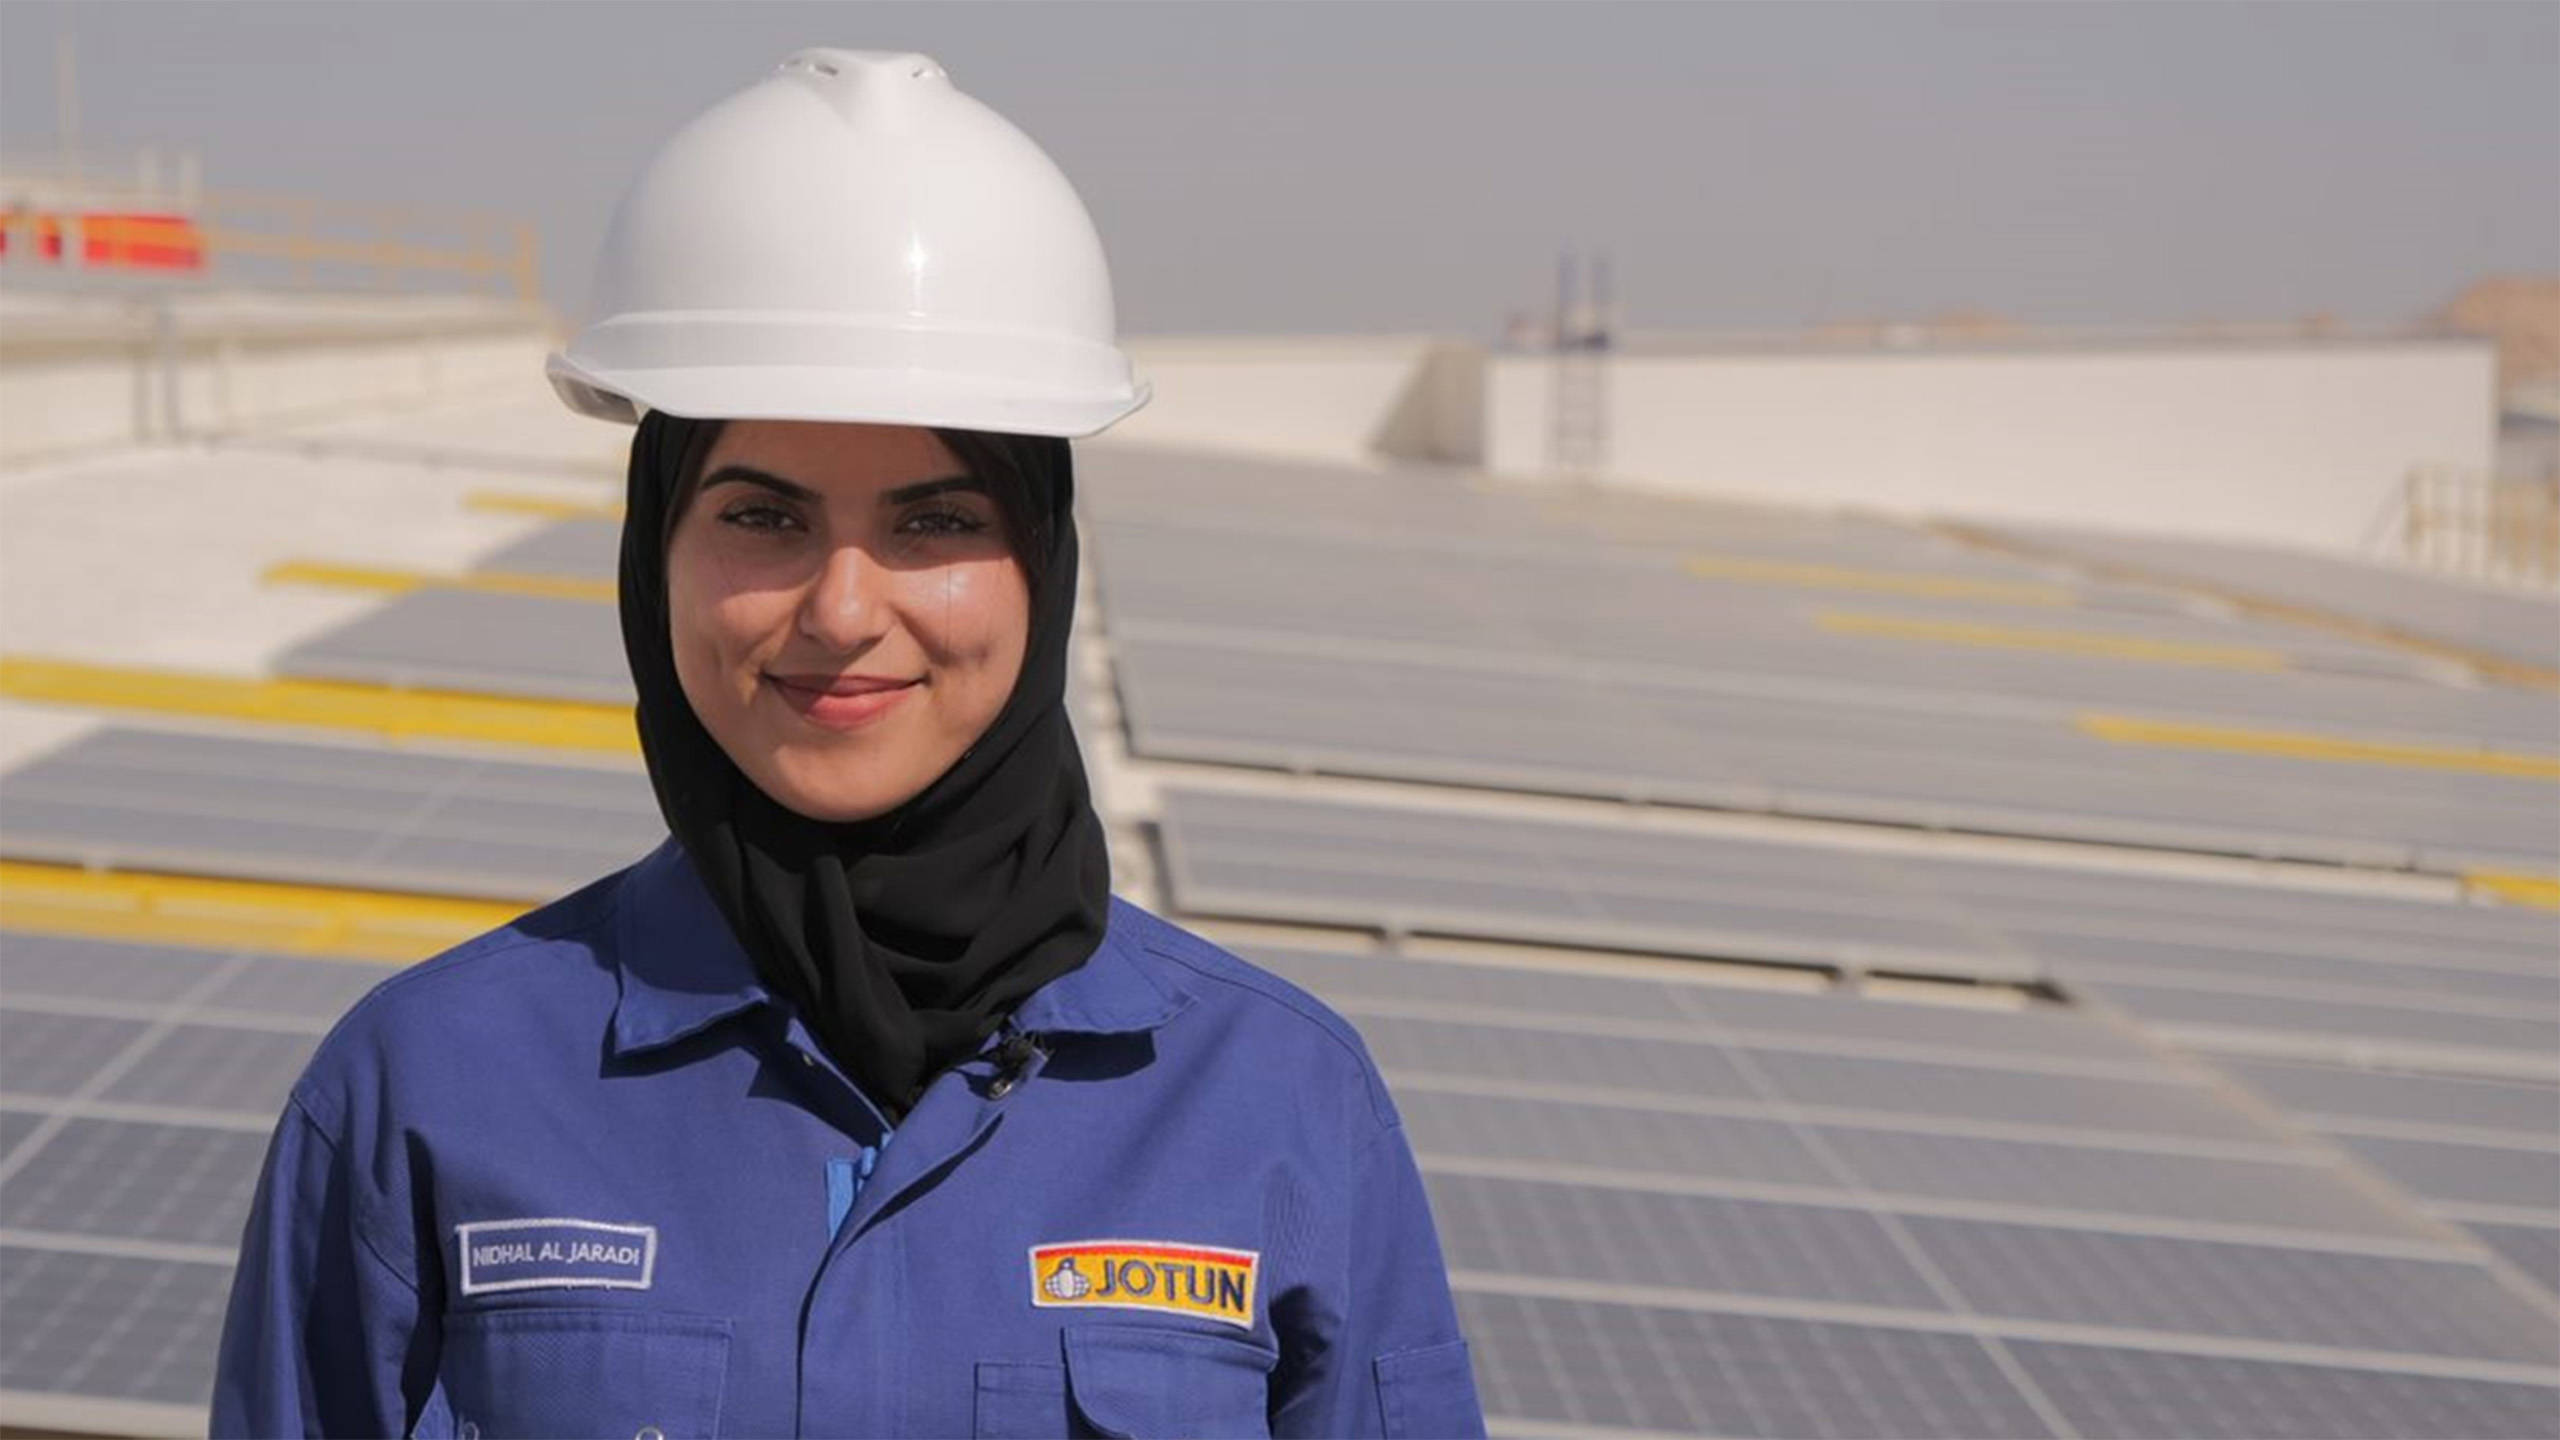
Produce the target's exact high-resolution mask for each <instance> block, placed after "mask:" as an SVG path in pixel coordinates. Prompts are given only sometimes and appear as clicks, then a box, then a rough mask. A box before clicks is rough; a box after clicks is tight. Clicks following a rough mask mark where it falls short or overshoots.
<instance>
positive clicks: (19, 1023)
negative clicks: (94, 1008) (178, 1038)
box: [0, 1010, 151, 1097]
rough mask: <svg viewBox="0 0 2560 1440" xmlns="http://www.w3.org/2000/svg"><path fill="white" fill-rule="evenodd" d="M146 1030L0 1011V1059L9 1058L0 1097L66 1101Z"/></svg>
mask: <svg viewBox="0 0 2560 1440" xmlns="http://www.w3.org/2000/svg"><path fill="white" fill-rule="evenodd" d="M150 1028H151V1026H150V1024H149V1023H148V1022H146V1021H142V1020H122V1019H113V1018H109V1017H106V1016H99V1015H34V1014H29V1013H27V1012H25V1011H22V1010H0V1055H6V1056H7V1057H8V1062H7V1064H6V1065H5V1066H0V1092H6V1093H8V1094H11V1095H34V1096H45V1097H58V1096H64V1095H69V1094H71V1093H72V1092H73V1091H75V1090H78V1089H79V1088H80V1087H81V1086H82V1085H84V1084H86V1083H88V1081H89V1079H90V1077H91V1076H93V1075H95V1074H96V1073H97V1072H98V1070H99V1068H100V1067H101V1066H103V1065H105V1064H106V1062H107V1061H108V1060H110V1059H112V1058H114V1056H115V1055H116V1053H117V1052H118V1051H121V1050H123V1049H124V1048H125V1047H126V1046H128V1045H130V1044H132V1043H133V1042H134V1041H135V1040H137V1039H140V1038H141V1036H142V1035H143V1033H144V1032H145V1031H147V1030H149V1029H150Z"/></svg>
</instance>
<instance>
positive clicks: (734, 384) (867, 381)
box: [542, 351, 1154, 440]
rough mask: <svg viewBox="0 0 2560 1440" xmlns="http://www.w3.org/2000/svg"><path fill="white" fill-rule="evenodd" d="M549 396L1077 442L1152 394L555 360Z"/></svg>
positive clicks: (612, 411)
mask: <svg viewBox="0 0 2560 1440" xmlns="http://www.w3.org/2000/svg"><path fill="white" fill-rule="evenodd" d="M542 368H543V374H544V376H545V377H546V378H548V379H549V380H550V382H551V388H552V389H553V390H554V391H555V392H557V393H558V395H559V396H560V398H561V400H562V401H563V402H565V403H566V404H567V405H568V407H569V408H570V409H572V410H575V411H577V412H578V413H579V414H581V415H590V416H593V417H595V418H596V419H599V420H610V421H614V422H616V423H618V424H623V425H636V424H638V423H639V422H640V416H641V414H642V412H643V411H646V410H663V411H665V412H667V413H668V414H670V415H682V416H686V417H688V418H692V419H703V420H710V419H720V420H817V421H834V422H840V423H854V424H872V425H922V426H931V427H937V428H942V429H954V430H991V431H997V432H1000V433H1005V434H1014V435H1052V436H1057V437H1059V438H1061V439H1069V440H1074V439H1082V438H1084V437H1086V436H1090V435H1096V434H1099V433H1101V432H1102V431H1103V430H1106V429H1108V428H1110V426H1111V425H1112V424H1113V423H1115V422H1117V421H1119V420H1121V419H1123V418H1125V417H1127V416H1128V415H1130V414H1132V413H1134V412H1135V411H1137V409H1138V408H1139V407H1140V406H1143V405H1145V404H1146V403H1147V401H1148V399H1149V398H1150V397H1151V396H1152V394H1153V392H1154V387H1153V386H1152V385H1150V384H1149V383H1148V382H1147V381H1146V380H1145V379H1143V378H1134V377H1133V379H1132V380H1131V383H1130V384H1129V386H1128V387H1127V389H1125V390H1123V391H1121V392H1119V393H1116V394H1108V395H1100V396H1094V395H1036V394H1024V393H1021V392H1019V391H1016V390H1006V391H1003V392H998V391H995V390H992V389H990V388H989V387H987V386H986V385H985V384H984V383H983V382H982V381H981V382H975V383H973V382H972V380H971V378H970V377H965V376H956V375H951V374H947V373H939V372H934V371H918V370H882V369H864V368H848V367H844V366H835V365H754V366H738V365H723V366H687V367H660V368H651V369H645V370H641V369H632V370H597V369H590V368H588V367H586V366H583V365H580V364H578V363H577V362H576V361H575V360H572V359H570V358H569V356H568V355H567V354H566V353H565V352H562V351H553V352H552V353H551V355H550V357H549V358H548V359H547V360H545V361H544V363H543V367H542Z"/></svg>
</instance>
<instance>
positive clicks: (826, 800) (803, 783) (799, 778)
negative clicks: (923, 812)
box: [751, 755, 924, 824]
mask: <svg viewBox="0 0 2560 1440" xmlns="http://www.w3.org/2000/svg"><path fill="white" fill-rule="evenodd" d="M811 758H812V760H813V761H815V762H816V763H813V764H812V765H810V766H809V767H808V769H809V770H816V771H821V772H823V771H825V770H828V769H835V770H841V769H842V768H843V767H844V765H845V763H846V761H847V759H848V758H849V757H846V756H843V755H835V756H830V757H824V758H823V759H821V758H820V757H811ZM800 769H801V767H798V766H794V765H792V764H790V763H789V761H788V760H787V759H786V760H785V762H784V764H783V765H782V767H781V768H780V769H779V770H778V771H776V772H773V773H768V774H765V775H759V776H753V777H751V778H753V779H754V780H755V782H756V786H757V788H759V789H761V790H763V791H764V793H765V794H767V795H769V796H771V797H772V798H773V801H774V803H775V804H777V805H780V806H782V807H783V808H784V809H786V810H789V811H792V812H793V813H795V814H799V815H804V816H807V817H808V818H809V819H812V820H823V821H828V822H831V823H835V824H849V823H851V822H853V821H856V820H871V819H876V818H878V817H879V816H882V815H886V814H888V813H889V812H890V811H892V810H895V809H897V808H898V807H899V806H900V805H903V804H905V803H906V802H907V801H908V800H910V799H912V798H914V797H915V795H916V794H918V793H919V792H921V791H922V790H923V789H924V787H923V786H922V785H920V784H919V785H914V786H910V787H906V788H904V789H883V788H882V787H881V786H879V785H877V784H847V783H845V781H844V779H843V777H842V776H841V775H831V774H824V773H819V774H810V773H805V772H803V773H794V772H795V771H798V770H800Z"/></svg>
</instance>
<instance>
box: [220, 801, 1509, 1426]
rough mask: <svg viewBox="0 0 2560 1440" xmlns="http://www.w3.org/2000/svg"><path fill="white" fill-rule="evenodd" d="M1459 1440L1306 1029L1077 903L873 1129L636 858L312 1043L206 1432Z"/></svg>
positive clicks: (1418, 1249)
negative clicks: (1087, 940) (1075, 964)
mask: <svg viewBox="0 0 2560 1440" xmlns="http://www.w3.org/2000/svg"><path fill="white" fill-rule="evenodd" d="M1035 1041H1036V1042H1037V1043H1036V1044H1035V1043H1034V1042H1035ZM1483 1425H1484V1422H1483V1419H1482V1416H1481V1415H1480V1413H1479V1411H1478V1408H1477V1402H1476V1395H1475V1388H1474V1382H1473V1378H1472V1375H1471V1373H1470V1369H1469V1364H1468V1355H1467V1347H1466V1343H1465V1341H1464V1340H1463V1339H1462V1338H1461V1337H1460V1335H1459V1331H1458V1328H1457V1319H1456V1316H1455V1314H1454V1312H1453V1309H1452V1306H1451V1303H1450V1296H1449V1289H1448V1280H1447V1276H1446V1273H1445V1271H1444V1270H1443V1268H1442V1261H1441V1256H1440V1247H1439V1241H1438V1237H1437V1235H1436V1233H1435V1231H1434V1228H1433V1225H1432V1221H1431V1215H1430V1211H1429V1209H1428V1207H1427V1205H1426V1203H1425V1201H1424V1197H1423V1191H1422V1186H1421V1181H1420V1177H1419V1174H1418V1173H1417V1171H1416V1169H1415V1165H1414V1160H1413V1155H1412V1151H1411V1148H1410V1146H1409V1145H1408V1144H1407V1141H1406V1139H1405V1135H1404V1131H1403V1129H1402V1127H1401V1126H1400V1124H1399V1123H1398V1119H1397V1115H1396V1112H1395V1109H1394V1106H1393V1104H1392V1102H1391V1101H1390V1099H1389V1097H1388V1094H1387V1091H1386V1089H1385V1087H1384V1085H1383V1084H1382V1083H1381V1082H1380V1080H1379V1077H1378V1073H1377V1070H1376V1067H1375V1066H1374V1065H1373V1064H1372V1063H1371V1061H1370V1059H1369V1057H1368V1054H1367V1052H1366V1050H1365V1049H1364V1048H1363V1047H1362V1045H1361V1043H1360V1040H1359V1037H1358V1036H1357V1035H1356V1034H1355V1033H1354V1032H1353V1031H1352V1029H1351V1027H1350V1026H1349V1025H1347V1024H1346V1023H1345V1022H1344V1021H1343V1020H1342V1019H1341V1018H1340V1017H1338V1016H1336V1015H1335V1014H1333V1013H1332V1012H1331V1011H1330V1010H1328V1009H1326V1008H1325V1007H1324V1006H1323V1005H1322V1004H1320V1003H1318V1002H1317V1001H1316V1000H1314V999H1313V998H1311V997H1309V996H1308V995H1306V994H1305V993H1304V992H1302V991H1300V990H1298V989H1296V988H1294V987H1292V986H1290V985H1289V984H1287V983H1285V982H1283V981H1281V980H1279V979H1278V978H1276V977H1274V976H1272V975H1270V974H1268V973H1266V972H1263V971H1261V970H1258V969H1255V968H1254V967H1252V966H1250V965H1247V964H1245V963H1244V962H1243V961H1241V960H1238V959H1237V958H1235V957H1234V956H1232V955H1230V954H1228V953H1227V952H1225V951H1224V950H1222V949H1220V948H1219V947H1217V946H1215V945H1213V944H1211V943H1209V942H1208V941H1206V940H1203V939H1201V938H1200V937H1198V936H1195V935H1193V934H1191V933H1189V932H1188V931H1185V930H1182V929H1179V928H1177V927H1175V926H1173V925H1171V924H1169V923H1167V922H1165V921H1163V920H1161V919H1158V918H1157V917H1155V916H1153V915H1150V914H1148V913H1147V912H1146V911H1144V910H1142V909H1140V908H1138V907H1136V906H1134V905H1131V904H1128V903H1127V902H1125V901H1121V900H1118V899H1116V898H1115V899H1114V900H1113V901H1112V908H1111V914H1110V921H1109V933H1108V935H1107V937H1106V939H1105V940H1104V943H1103V944H1102V946H1101V948H1099V949H1098V950H1096V951H1095V952H1094V954H1093V956H1092V957H1091V958H1090V959H1089V960H1088V961H1087V962H1086V963H1085V964H1084V965H1082V966H1081V967H1079V968H1077V969H1076V970H1074V971H1071V972H1069V973H1068V974H1066V975H1064V976H1061V977H1060V978H1058V979H1057V980H1054V981H1052V982H1050V983H1049V984H1048V985H1046V986H1044V987H1042V988H1041V989H1040V990H1038V991H1037V992H1035V993H1034V994H1032V995H1031V996H1030V997H1029V998H1028V999H1026V1000H1025V1001H1023V1003H1022V1004H1021V1006H1020V1007H1019V1008H1018V1009H1017V1011H1016V1012H1015V1015H1014V1017H1013V1021H1012V1024H1011V1025H1010V1026H1009V1027H1008V1029H1007V1030H1006V1031H1004V1032H1000V1033H999V1034H998V1035H996V1036H993V1037H990V1038H989V1040H988V1042H987V1044H986V1045H985V1046H983V1047H982V1048H981V1049H980V1051H979V1052H978V1054H977V1055H976V1057H975V1058H973V1059H971V1060H968V1061H966V1062H963V1063H962V1064H960V1065H958V1066H955V1067H953V1068H952V1069H951V1070H949V1071H946V1072H944V1073H943V1074H942V1075H940V1076H939V1077H937V1078H936V1079H935V1080H934V1082H933V1084H932V1085H931V1087H930V1088H929V1089H928V1090H927V1091H926V1093H925V1095H924V1097H923V1099H922V1100H921V1101H919V1102H918V1103H917V1105H916V1106H915V1108H914V1109H913V1110H912V1111H911V1112H910V1113H909V1114H908V1115H907V1116H906V1117H905V1120H904V1122H903V1123H902V1124H900V1125H899V1126H897V1128H896V1132H895V1136H894V1138H892V1136H891V1133H890V1130H889V1128H888V1127H887V1126H886V1125H884V1124H883V1123H882V1120H881V1118H880V1116H879V1113H878V1112H877V1111H876V1110H875V1109H874V1108H873V1107H872V1106H871V1105H870V1104H869V1103H868V1102H867V1101H866V1100H865V1099H864V1098H863V1096H862V1095H861V1094H860V1092H859V1091H858V1090H856V1088H855V1087H854V1086H853V1085H852V1084H851V1083H850V1082H848V1081H847V1080H846V1079H845V1078H844V1076H843V1074H842V1072H840V1071H839V1070H838V1069H837V1068H836V1066H835V1065H834V1064H833V1063H832V1062H831V1061H830V1060H829V1059H828V1057H827V1056H826V1054H825V1053H824V1052H823V1051H821V1050H820V1049H819V1047H818V1045H817V1044H816V1042H815V1040H814V1039H813V1038H812V1036H811V1034H810V1032H809V1031H808V1030H807V1029H806V1028H805V1026H804V1025H803V1023H802V1021H801V1019H800V1018H799V1017H798V1016H797V1015H796V1014H794V1013H792V1011H791V1008H790V1007H789V1006H788V1005H786V1004H784V1003H782V1002H780V1001H779V1000H777V999H776V998H775V997H773V996H772V994H771V993H770V992H769V991H767V990H766V989H765V987H764V986H763V985H762V984H761V983H760V981H759V980H758V979H757V977H756V975H755V971H754V967H753V965H752V963H751V962H750V961H749V959H748V958H747V955H746V953H745V952H744V950H742V949H741V948H740V947H739V945H738V943H737V941H736V939H735V938H734V936H733V935H732V933H731V932H730V930H729V928H728V926H727V925H726V924H725V922H723V920H722V919H721V918H720V915H719V912H718V910H717V909H716V907H715V906H714V904H713V902H712V900H711V897H710V895H709V893H708V892H707V891H706V890H705V889H704V888H703V885H702V883H701V880H700V879H699V877H698V876H697V875H696V873H695V871H694V869H693V866H692V864H691V863H690V862H689V861H688V860H687V859H686V857H685V855H684V853H683V851H682V850H681V849H680V848H679V847H678V846H677V844H676V843H675V842H674V841H673V840H669V841H667V842H666V843H665V844H663V845H661V846H660V847H659V848H658V849H657V850H656V851H655V852H653V853H651V854H650V855H649V856H648V857H647V858H646V859H644V860H642V861H640V862H639V863H638V864H636V865H634V866H632V867H631V868H629V869H627V870H624V871H621V872H619V873H617V874H615V875H611V876H607V877H605V878H604V879H602V880H599V881H597V882H595V883H594V884H592V885H589V886H587V887H586V888H584V889H582V890H580V891H578V892H576V893H575V894H572V895H569V896H567V897H565V898H563V899H561V900H559V901H557V902H555V903H553V904H551V905H549V906H546V907H544V908H543V909H541V910H538V911H535V912H533V913H532V914H530V915H527V916H525V917H523V918H522V919H520V920H518V921H516V922H515V923H513V924H511V925H508V926H506V927H504V928H502V929H499V930H496V931H493V932H491V933H490V934H488V935H485V936H482V937H480V938H479V939H476V940H473V941H471V942H469V943H466V944H464V945H462V946H460V947H457V948H456V949H454V950H451V951H448V952H446V953H445V954H443V955H440V956H438V957H436V958H435V959H433V960H430V961H427V962H425V963H424V964H421V965H417V966H414V967H412V968H410V969H408V970H405V971H403V972H401V973H399V974H397V975H395V976H393V977H391V978H390V979H388V980H386V981H385V982H384V983H383V984H381V985H380V986H378V987H377V988H376V989H375V990H374V991H373V992H372V993H371V994H370V995H368V996H367V997H366V998H365V999H364V1000H362V1001H360V1002H359V1003H358V1004H357V1005H356V1006H355V1007H354V1008H353V1009H351V1010H350V1011H349V1012H348V1014H347V1015H346V1017H345V1018H344V1019H342V1020H341V1021H339V1023H338V1024H337V1026H336V1028H334V1029H333V1030H332V1031H331V1032H330V1033H329V1035H328V1037H327V1038H326V1039H325V1040H324V1041H322V1042H321V1045H320V1047H319V1050H318V1052H317V1053H316V1054H315V1055H314V1057H313V1058H312V1060H311V1062H310V1065H309V1068H308V1069H307V1070H306V1071H305V1073H304V1074H303V1076H302V1078H301V1080H300V1081H299V1082H298V1083H297V1084H296V1085H295V1087H294V1089H293V1092H292V1096H291V1098H290V1100H289V1101H288V1103H287V1104H286V1106H285V1110H284V1115H283V1117H282V1119H281V1121H280V1123H279V1124H278V1126H277V1128H276V1131H275V1137H274V1140H273V1143H272V1145H271V1146H270V1148H269V1151H268V1154H267V1160H266V1166H265V1170H264V1173H263V1174H262V1176H261V1178H260V1180H259V1184H258V1191H257V1199H256V1203H255V1208H254V1209H253V1210H252V1212H251V1214H250V1218H249V1222H248V1226H247V1229H246V1232H245V1234H244V1235H243V1237H242V1241H241V1251H240V1267H239V1272H238V1276H237V1278H236V1280H235V1281H234V1285H233V1290H232V1294H231V1301H230V1310H229V1313H228V1316H227V1319H226V1323H225V1327H224V1330H223V1337H222V1350H221V1358H220V1365H219V1374H218V1378H217V1381H216V1389H215V1395H214V1405H213V1433H214V1434H215V1435H217V1436H223V1435H303V1434H329V1435H358V1434H362V1435H402V1434H410V1433H414V1434H417V1435H422V1436H436V1437H444V1436H458V1437H473V1436H486V1437H497V1436H507V1435H542V1436H594V1435H609V1436H637V1437H641V1440H658V1437H664V1440H686V1437H693V1436H709V1435H730V1436H762V1435H862V1436H873V1435H880V1436H885V1435H943V1436H951V1435H1064V1434H1091V1433H1101V1434H1108V1435H1138V1436H1147V1435H1168V1434H1176V1433H1179V1434H1187V1435H1193V1434H1197V1435H1263V1434H1270V1435H1344V1436H1353V1435H1387V1436H1396V1435H1431V1436H1449V1435H1481V1434H1482V1433H1483Z"/></svg>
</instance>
